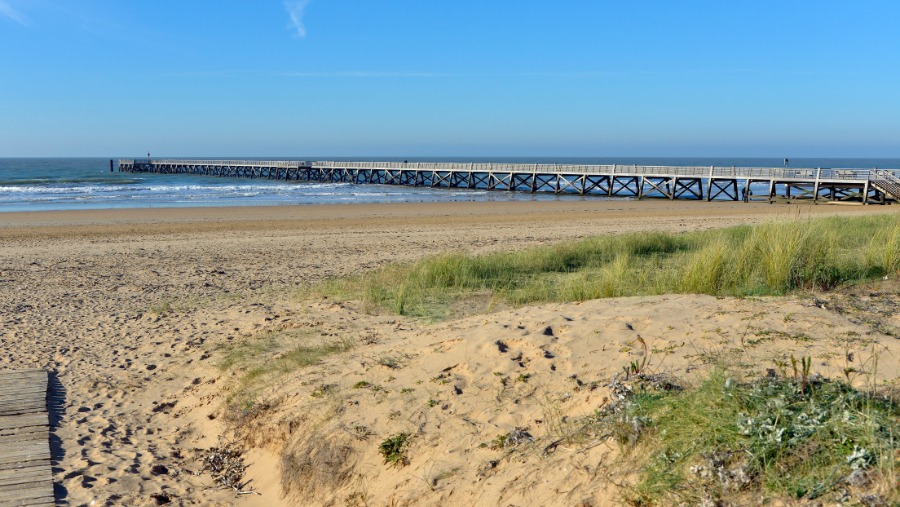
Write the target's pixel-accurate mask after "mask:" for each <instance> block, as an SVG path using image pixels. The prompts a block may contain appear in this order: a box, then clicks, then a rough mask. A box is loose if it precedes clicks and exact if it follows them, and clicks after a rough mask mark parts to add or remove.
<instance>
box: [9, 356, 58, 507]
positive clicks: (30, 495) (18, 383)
mask: <svg viewBox="0 0 900 507" xmlns="http://www.w3.org/2000/svg"><path fill="white" fill-rule="evenodd" d="M47 387H48V377H47V373H46V372H45V371H43V370H17V371H11V370H2V371H0V505H16V506H32V505H54V503H55V499H54V497H53V473H52V469H51V467H50V458H51V455H50V433H49V429H50V427H49V417H48V414H47Z"/></svg>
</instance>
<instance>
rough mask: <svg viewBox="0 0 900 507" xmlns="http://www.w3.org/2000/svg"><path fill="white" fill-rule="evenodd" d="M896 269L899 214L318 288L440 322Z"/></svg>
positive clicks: (487, 258)
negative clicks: (468, 313) (455, 313)
mask: <svg viewBox="0 0 900 507" xmlns="http://www.w3.org/2000/svg"><path fill="white" fill-rule="evenodd" d="M898 271H900V218H898V217H897V216H896V215H879V216H866V217H829V218H816V219H798V220H786V221H776V222H770V223H766V224H762V225H755V226H740V227H732V228H726V229H717V230H710V231H703V232H692V233H685V234H666V233H661V232H655V233H654V232H649V233H648V232H645V233H634V234H619V235H610V236H600V237H594V238H590V239H585V240H581V241H575V242H567V243H562V244H558V245H553V246H547V247H538V248H530V249H526V250H521V251H514V252H502V253H494V254H489V255H481V256H474V255H465V254H460V253H453V254H446V255H440V256H436V257H432V258H428V259H425V260H422V261H419V262H415V263H412V264H403V265H393V266H389V267H386V268H383V269H379V270H376V271H373V272H369V273H366V274H364V275H361V276H357V277H351V278H344V279H339V280H333V281H331V282H329V283H328V284H326V286H325V288H324V291H325V292H326V293H328V294H331V295H337V296H339V297H345V298H348V299H361V300H363V301H364V302H365V303H367V304H368V305H370V306H372V307H379V308H384V309H387V310H389V311H392V312H395V313H398V314H401V315H413V316H422V317H428V318H437V319H439V318H443V317H445V316H447V315H448V313H449V309H450V308H451V307H452V305H453V304H454V303H455V302H456V301H458V300H460V299H465V298H466V297H468V296H470V295H472V294H476V293H485V292H486V293H488V294H490V296H491V297H492V298H494V299H495V300H497V301H501V302H504V303H506V304H510V305H526V304H531V303H539V302H545V301H558V302H566V301H584V300H590V299H598V298H606V297H619V296H637V295H654V294H670V293H700V294H710V295H730V296H750V295H779V294H785V293H787V292H790V291H793V290H797V289H830V288H833V287H835V286H837V285H840V284H843V283H848V282H855V281H860V280H866V279H871V278H874V277H880V276H884V275H887V274H895V273H897V272H898Z"/></svg>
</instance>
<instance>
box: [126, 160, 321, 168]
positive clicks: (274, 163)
mask: <svg viewBox="0 0 900 507" xmlns="http://www.w3.org/2000/svg"><path fill="white" fill-rule="evenodd" d="M134 163H138V164H151V165H208V166H241V167H279V168H284V169H288V168H294V167H300V166H303V165H307V164H309V162H307V161H305V160H191V159H181V158H179V159H153V160H150V161H144V160H140V159H138V160H134V159H130V160H119V165H120V166H121V165H131V164H134Z"/></svg>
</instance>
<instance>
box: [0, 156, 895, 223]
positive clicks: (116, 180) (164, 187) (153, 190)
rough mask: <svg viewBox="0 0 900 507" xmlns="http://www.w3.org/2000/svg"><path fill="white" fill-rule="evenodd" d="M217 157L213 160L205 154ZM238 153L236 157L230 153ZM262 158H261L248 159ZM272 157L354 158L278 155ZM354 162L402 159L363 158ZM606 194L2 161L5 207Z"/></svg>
mask: <svg viewBox="0 0 900 507" xmlns="http://www.w3.org/2000/svg"><path fill="white" fill-rule="evenodd" d="M203 158H215V157H203ZM228 158H234V157H228ZM247 158H248V159H254V160H258V159H259V157H247ZM275 160H350V159H341V158H337V159H335V158H334V157H278V158H275ZM355 160H375V161H378V160H401V159H397V158H392V159H388V158H360V159H355ZM407 160H409V162H495V163H529V164H531V163H545V164H637V165H668V166H685V165H698V166H709V165H716V166H732V165H734V166H740V167H781V166H782V165H783V163H784V161H783V159H765V158H749V159H748V158H658V157H657V158H635V157H605V158H563V157H547V158H510V157H506V158H500V157H497V158H483V157H482V158H452V157H443V158H408V159H407ZM789 163H790V166H791V167H823V168H824V167H831V168H872V167H878V168H900V159H791V160H790V162H789ZM599 198H602V197H596V196H589V197H580V196H577V195H558V196H557V195H553V194H541V193H539V194H529V193H520V192H489V191H486V190H468V189H431V188H416V187H407V186H394V185H353V184H350V183H305V182H304V183H301V182H285V181H269V180H259V179H253V180H250V179H239V178H217V177H211V176H192V175H163V174H127V173H119V172H110V171H109V158H0V212H3V211H42V210H74V209H104V208H157V207H195V206H278V205H298V204H327V203H379V202H384V203H390V202H446V201H510V200H516V201H533V200H573V199H574V200H577V199H599Z"/></svg>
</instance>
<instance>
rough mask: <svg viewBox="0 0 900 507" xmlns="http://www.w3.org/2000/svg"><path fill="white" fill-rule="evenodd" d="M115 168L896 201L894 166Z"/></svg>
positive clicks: (711, 196) (122, 163)
mask: <svg viewBox="0 0 900 507" xmlns="http://www.w3.org/2000/svg"><path fill="white" fill-rule="evenodd" d="M113 165H114V164H113V161H110V169H111V170H112V167H113ZM119 171H121V172H132V173H160V174H195V175H205V176H226V177H237V178H263V179H273V180H295V181H316V182H324V183H353V184H377V185H408V186H415V187H431V188H466V189H473V190H474V189H478V190H493V191H496V190H499V191H510V192H531V193H535V192H548V193H554V194H575V195H582V196H591V195H593V196H601V197H626V198H636V199H646V198H663V199H694V200H705V201H713V200H729V201H744V202H750V201H768V202H774V201H776V200H782V199H783V200H788V201H799V200H810V201H813V202H820V201H821V202H844V203H860V204H869V203H880V204H884V203H886V202H889V201H900V170H898V169H888V170H884V169H850V168H848V169H835V168H821V167H818V168H793V167H791V168H788V167H715V166H712V167H688V166H678V167H667V166H638V165H569V164H503V163H501V164H495V163H475V162H473V163H460V162H453V163H442V162H411V163H406V162H349V161H318V162H307V161H302V160H187V159H174V160H119Z"/></svg>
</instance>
